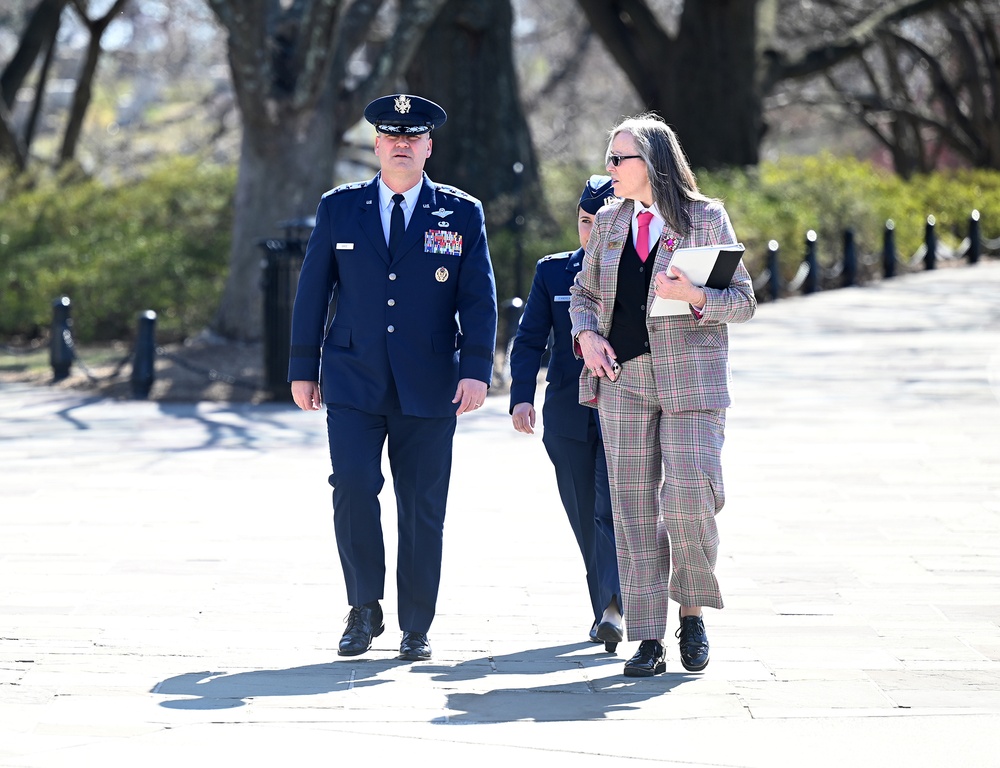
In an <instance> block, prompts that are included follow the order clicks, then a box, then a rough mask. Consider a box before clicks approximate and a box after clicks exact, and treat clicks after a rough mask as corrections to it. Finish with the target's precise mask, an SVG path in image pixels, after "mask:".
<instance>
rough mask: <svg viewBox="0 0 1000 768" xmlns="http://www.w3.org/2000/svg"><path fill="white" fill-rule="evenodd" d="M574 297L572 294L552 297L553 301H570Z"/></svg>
mask: <svg viewBox="0 0 1000 768" xmlns="http://www.w3.org/2000/svg"><path fill="white" fill-rule="evenodd" d="M572 298H573V297H572V296H554V297H553V298H552V300H553V301H569V300H570V299H572Z"/></svg>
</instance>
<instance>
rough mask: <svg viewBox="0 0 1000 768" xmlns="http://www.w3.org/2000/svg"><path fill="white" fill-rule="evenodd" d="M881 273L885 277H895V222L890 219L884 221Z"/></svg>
mask: <svg viewBox="0 0 1000 768" xmlns="http://www.w3.org/2000/svg"><path fill="white" fill-rule="evenodd" d="M882 273H883V274H884V275H885V276H886V277H895V276H896V222H894V221H893V220H892V219H886V222H885V234H884V235H883V237H882Z"/></svg>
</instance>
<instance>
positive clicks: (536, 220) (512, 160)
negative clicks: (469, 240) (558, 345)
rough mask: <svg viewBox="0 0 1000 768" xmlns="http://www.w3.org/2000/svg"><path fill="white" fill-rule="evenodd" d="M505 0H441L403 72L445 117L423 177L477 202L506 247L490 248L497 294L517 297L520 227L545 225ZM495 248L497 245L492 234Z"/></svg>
mask: <svg viewBox="0 0 1000 768" xmlns="http://www.w3.org/2000/svg"><path fill="white" fill-rule="evenodd" d="M512 24H513V10H512V8H511V4H510V0H448V2H447V3H446V4H445V6H444V8H443V9H442V10H441V13H440V15H439V16H438V17H437V19H436V22H435V24H434V25H433V26H431V28H430V29H429V30H428V32H427V35H426V37H425V38H424V43H423V45H422V46H421V47H420V50H419V51H418V52H417V53H416V54H415V55H414V57H413V60H412V61H411V64H410V67H409V69H408V71H407V82H408V84H409V88H410V90H411V91H412V92H413V93H416V94H418V95H420V96H424V97H426V98H428V99H431V100H432V101H436V102H438V103H440V104H441V106H442V107H444V109H445V111H446V112H447V113H448V122H447V123H445V125H444V126H443V127H442V128H440V129H438V130H437V131H435V132H434V152H433V154H432V155H431V157H430V159H429V160H428V162H427V175H428V176H430V177H431V178H432V179H434V180H435V181H439V182H443V183H447V184H453V185H454V186H456V187H459V188H460V189H463V190H465V191H466V192H468V193H469V194H470V195H474V196H475V197H478V198H479V199H480V200H482V201H483V207H484V209H485V212H486V221H487V227H488V228H490V230H491V231H493V232H499V231H500V230H501V229H502V228H506V229H507V230H508V231H509V232H510V233H511V234H512V236H513V237H512V238H510V239H511V240H513V241H514V242H513V244H512V245H513V247H511V248H508V249H503V248H499V247H498V248H493V247H492V246H493V243H491V250H492V256H493V261H494V267H495V268H496V270H497V278H498V281H500V282H501V283H503V282H504V281H505V280H507V278H508V277H509V282H510V283H511V284H510V285H508V286H501V291H503V290H504V288H506V289H507V290H508V291H513V292H518V290H519V289H520V293H521V295H524V294H523V291H524V286H523V285H520V283H522V282H523V276H522V275H521V272H522V271H523V268H524V265H523V264H520V263H515V262H519V261H521V260H522V259H521V257H520V254H519V249H518V247H517V246H518V245H519V244H520V242H521V240H520V238H521V237H522V236H523V233H524V229H525V227H526V226H533V227H544V226H547V225H548V224H549V216H548V214H547V212H546V210H545V206H544V202H543V197H542V188H541V181H540V178H539V169H538V158H537V156H536V155H535V149H534V146H533V145H532V143H531V134H530V131H529V129H528V121H527V119H526V118H525V115H524V110H523V108H522V104H521V96H520V91H519V88H518V82H517V73H516V70H515V67H514V51H513V43H512V40H511V26H512ZM497 245H498V246H499V245H500V242H499V239H498V240H497Z"/></svg>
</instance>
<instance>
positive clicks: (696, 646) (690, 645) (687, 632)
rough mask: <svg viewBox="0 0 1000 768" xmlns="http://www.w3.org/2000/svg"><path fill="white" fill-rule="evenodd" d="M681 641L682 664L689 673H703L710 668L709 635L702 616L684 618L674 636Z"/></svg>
mask: <svg viewBox="0 0 1000 768" xmlns="http://www.w3.org/2000/svg"><path fill="white" fill-rule="evenodd" d="M674 637H677V638H679V639H680V646H681V664H683V665H684V669H686V670H687V671H688V672H701V671H702V670H703V669H704V668H705V667H707V666H708V635H707V634H706V632H705V622H704V621H702V618H701V616H682V617H681V625H680V626H679V627H678V628H677V632H676V634H675V635H674Z"/></svg>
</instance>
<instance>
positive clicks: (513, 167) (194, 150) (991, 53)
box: [0, 0, 1000, 343]
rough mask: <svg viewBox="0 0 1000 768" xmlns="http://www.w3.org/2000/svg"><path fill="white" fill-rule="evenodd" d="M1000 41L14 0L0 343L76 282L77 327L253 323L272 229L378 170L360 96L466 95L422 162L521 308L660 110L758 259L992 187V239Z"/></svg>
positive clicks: (437, 12) (715, 8)
mask: <svg viewBox="0 0 1000 768" xmlns="http://www.w3.org/2000/svg"><path fill="white" fill-rule="evenodd" d="M307 9H308V11H309V12H308V13H307ZM346 20H350V21H351V23H350V24H347V25H346V26H344V27H342V29H345V30H348V31H347V32H345V37H338V36H336V35H333V34H332V33H331V34H322V33H319V32H318V31H317V30H326V31H331V30H333V29H334V28H337V27H338V25H340V24H342V23H343V22H345V21H346ZM706 36H707V38H706ZM707 42H711V43H712V44H711V45H708V44H707ZM720 50H725V51H726V52H727V53H728V54H731V55H728V56H722V55H718V54H719V51H720ZM647 51H656V52H657V55H655V56H642V55H641V54H642V53H643V52H647ZM262 52H267V53H269V54H270V55H262ZM704 56H707V57H708V59H707V60H702V59H701V58H699V57H704ZM324 62H325V66H326V67H327V69H326V70H322V69H313V68H312V67H313V66H314V65H318V64H323V63H324ZM670 62H675V63H676V66H671V65H670ZM998 62H1000V4H998V3H996V2H995V0H896V1H895V2H893V3H890V4H874V5H873V4H872V3H871V2H869V0H838V2H837V3H822V2H816V0H698V2H694V1H693V0H690V1H688V2H685V0H615V1H614V2H605V1H604V0H556V1H554V2H539V1H538V0H404V2H396V0H375V1H374V2H370V1H369V0H364V1H363V2H362V0H337V1H336V2H331V3H323V4H307V3H287V2H282V0H172V2H169V3H167V2H163V1H162V0H9V2H5V3H3V4H0V158H2V159H0V164H2V163H3V162H7V163H9V166H8V170H6V171H0V340H3V341H13V342H16V343H20V342H27V341H31V340H34V341H36V342H37V341H40V340H42V339H44V337H45V336H46V334H47V332H48V325H49V323H50V321H51V302H52V301H54V300H55V299H57V298H58V297H60V296H62V295H67V296H69V297H70V298H71V300H72V302H73V307H74V310H73V318H74V333H75V335H76V337H77V339H78V340H81V341H89V340H95V341H96V340H111V339H128V338H130V337H131V336H132V334H133V333H134V327H135V325H136V321H135V318H136V316H137V314H138V313H140V312H142V311H145V310H147V309H152V310H154V311H156V312H157V313H158V316H159V323H158V325H159V333H160V335H161V337H162V338H164V339H166V340H175V339H176V340H179V339H184V338H188V337H191V336H193V335H196V334H198V333H200V332H201V331H203V330H205V329H210V330H211V331H212V332H213V333H214V334H215V335H216V336H218V337H219V338H222V339H226V340H232V341H241V340H246V341H253V340H255V339H257V340H259V336H260V329H261V327H262V325H263V324H262V323H261V317H260V315H261V305H262V304H263V302H262V301H261V298H262V291H261V290H260V280H261V269H260V262H261V256H262V252H261V250H260V248H259V247H258V245H257V243H259V242H260V240H261V238H265V237H276V236H280V234H281V231H280V229H281V228H280V226H279V224H278V222H279V221H282V220H287V219H295V218H300V217H304V216H309V215H311V214H312V213H313V211H314V210H315V204H316V200H318V197H319V194H320V193H321V191H322V190H323V189H328V188H330V187H332V186H335V185H336V184H340V183H343V182H348V181H356V180H358V179H367V178H371V176H372V175H373V174H374V173H375V171H376V170H377V169H376V167H375V165H374V156H373V154H372V151H371V141H372V131H371V127H370V126H369V125H368V124H367V123H365V122H364V121H362V120H360V119H359V118H360V113H361V110H362V108H363V106H364V104H365V103H366V101H367V100H368V99H370V98H372V97H374V96H377V95H380V94H381V93H384V92H392V91H394V90H410V89H413V90H415V91H417V92H420V93H422V94H424V95H427V96H429V97H431V98H434V99H437V100H439V101H440V102H441V103H442V104H443V105H445V106H446V107H447V109H448V112H449V120H448V123H447V124H446V125H445V126H443V127H442V129H441V131H440V132H439V133H437V134H436V139H435V142H436V145H435V152H434V155H433V157H432V158H431V160H432V162H431V163H429V165H428V174H429V175H430V176H431V178H433V179H434V180H435V181H439V182H443V183H459V182H461V183H460V186H461V185H468V186H466V187H465V188H466V191H468V192H470V193H471V194H474V195H476V196H477V197H479V198H480V199H482V200H483V203H484V209H485V211H486V216H487V222H488V232H489V237H490V244H491V251H492V255H493V262H494V267H495V270H496V274H497V284H498V295H499V298H500V300H501V301H503V300H505V299H509V298H510V297H513V296H520V297H522V298H523V297H524V294H525V293H526V292H527V289H528V287H529V286H530V284H531V277H532V270H533V266H534V263H535V261H536V260H537V259H538V258H540V257H541V256H544V255H546V254H548V253H551V252H555V251H561V250H569V249H573V248H575V247H576V245H577V242H578V241H577V234H576V224H575V213H576V203H577V200H578V196H579V192H580V189H581V187H582V185H583V182H584V180H585V179H586V178H587V177H588V176H590V175H591V174H593V173H603V172H604V169H603V165H602V163H603V154H604V148H605V144H606V140H607V131H608V129H609V128H610V127H611V125H613V124H614V123H615V122H617V120H618V119H619V118H620V117H622V116H625V115H630V114H638V113H640V112H643V111H645V110H647V109H654V110H658V111H659V112H660V113H661V114H663V115H664V116H665V117H666V118H667V120H668V122H671V123H672V124H674V125H675V127H676V128H677V130H678V132H679V135H680V138H681V142H682V144H683V145H684V146H685V149H686V151H688V152H689V154H691V155H692V157H694V158H697V157H699V156H700V157H702V158H704V162H701V161H699V164H700V165H704V166H705V167H706V168H708V169H710V170H700V171H699V173H698V175H699V180H700V183H701V185H702V187H703V189H704V190H705V191H706V192H707V193H708V194H710V195H713V196H716V197H719V198H721V199H723V200H724V201H725V203H726V206H727V209H728V210H729V212H730V214H731V217H732V219H733V222H734V225H735V228H736V232H737V235H738V236H739V238H740V239H741V240H742V241H743V242H744V243H745V244H746V246H747V249H748V250H747V265H748V267H749V268H750V270H751V273H752V274H754V275H755V276H759V275H761V274H762V273H763V272H764V267H765V258H766V254H767V246H768V242H769V241H771V240H775V241H777V243H778V244H779V247H780V255H781V272H782V275H781V276H782V278H783V279H784V281H788V280H790V279H791V278H792V276H794V275H795V274H796V272H797V270H798V267H799V265H800V263H801V260H802V258H803V254H804V252H805V236H806V232H808V231H809V230H814V231H815V232H816V234H817V251H818V254H819V259H820V262H821V264H822V265H824V267H826V268H828V269H829V268H831V266H832V265H834V264H835V263H836V262H837V261H838V260H839V259H840V258H841V250H842V247H843V246H842V242H843V233H844V230H845V229H847V228H850V229H851V230H852V231H853V232H854V234H855V238H856V243H857V247H858V250H859V255H860V256H861V258H862V260H863V263H868V264H871V263H874V262H875V261H876V260H877V258H878V257H879V256H880V254H881V248H882V239H883V234H884V228H885V222H886V220H888V219H892V220H893V221H894V223H895V237H896V244H897V252H898V255H899V258H900V260H901V261H902V262H903V263H904V264H905V263H906V262H907V261H908V260H909V259H910V258H911V256H912V255H913V254H914V253H916V252H917V251H918V249H919V248H920V246H921V243H922V241H923V238H924V226H925V221H926V218H927V216H929V215H933V216H934V217H935V219H936V221H937V225H938V226H937V233H938V237H939V239H940V241H941V242H942V244H943V245H944V246H955V245H957V244H958V243H959V241H960V240H961V239H962V237H963V236H964V235H965V231H966V228H967V222H968V217H969V214H970V212H971V211H972V210H973V209H978V210H979V211H980V212H981V214H982V221H983V225H982V231H983V236H984V237H991V236H992V237H997V236H998V235H1000V205H998V192H997V190H998V186H1000V184H998V174H1000V170H998V169H1000V96H998V91H997V83H1000V63H998ZM234 68H235V71H239V72H243V73H244V76H242V77H234V76H233V71H234ZM247 73H253V74H252V76H250V75H247ZM650 84H654V85H655V86H656V87H655V88H653V87H652V86H651V85H650ZM498 117H499V118H500V119H498ZM734 129H735V132H734ZM303 136H305V137H306V138H305V139H303ZM303 147H305V148H306V150H303ZM248 148H249V151H248ZM734 153H735V154H734ZM734 158H735V159H734ZM973 169H978V170H973ZM237 200H239V201H240V204H239V206H238V207H237V206H236V201H237ZM865 260H867V261H865ZM872 276H873V272H872V270H868V271H867V272H866V271H865V270H864V269H862V272H861V277H862V279H868V278H869V277H872Z"/></svg>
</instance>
